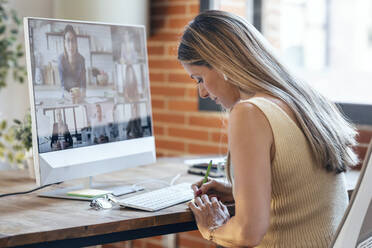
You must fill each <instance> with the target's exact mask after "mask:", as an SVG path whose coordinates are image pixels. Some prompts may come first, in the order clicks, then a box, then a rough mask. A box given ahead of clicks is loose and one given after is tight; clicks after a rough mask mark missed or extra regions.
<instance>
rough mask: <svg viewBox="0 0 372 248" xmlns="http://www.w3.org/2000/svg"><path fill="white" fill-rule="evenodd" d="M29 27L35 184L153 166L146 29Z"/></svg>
mask: <svg viewBox="0 0 372 248" xmlns="http://www.w3.org/2000/svg"><path fill="white" fill-rule="evenodd" d="M24 24H25V40H26V42H25V44H26V58H27V71H28V81H29V88H30V102H31V116H32V128H33V132H32V135H33V152H34V162H35V168H36V169H35V172H36V180H37V182H38V184H39V185H45V184H49V183H53V182H60V181H65V180H69V179H74V178H82V177H88V176H93V175H98V174H102V173H106V172H110V171H116V170H121V169H125V168H129V167H134V166H138V165H143V164H149V163H153V162H155V160H156V156H155V140H154V137H153V126H152V111H151V99H150V85H149V73H148V59H147V52H146V35H145V28H144V26H134V25H116V24H107V23H97V22H82V21H69V20H56V19H45V18H25V20H24Z"/></svg>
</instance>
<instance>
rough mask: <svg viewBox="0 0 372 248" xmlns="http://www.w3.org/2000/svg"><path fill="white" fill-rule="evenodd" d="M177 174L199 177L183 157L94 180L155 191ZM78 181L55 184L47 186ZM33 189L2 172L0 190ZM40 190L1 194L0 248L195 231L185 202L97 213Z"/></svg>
mask: <svg viewBox="0 0 372 248" xmlns="http://www.w3.org/2000/svg"><path fill="white" fill-rule="evenodd" d="M178 173H181V177H180V179H178V181H177V183H179V182H195V181H196V180H198V179H200V178H201V177H199V176H193V175H189V174H187V166H186V165H184V164H182V163H181V162H180V159H178V160H177V159H169V160H164V159H163V160H158V163H157V164H154V165H150V166H142V167H138V168H132V169H128V170H125V171H121V172H116V173H112V174H106V175H101V176H98V177H96V178H95V179H96V181H117V180H122V181H123V182H126V183H141V182H143V183H144V186H145V187H147V188H152V189H155V188H160V187H162V186H164V185H162V184H161V183H159V182H155V181H152V182H151V181H149V180H151V179H160V180H165V181H168V182H170V180H171V179H172V178H173V177H174V176H175V175H177V174H178ZM357 174H358V172H352V173H350V174H348V175H347V187H348V190H351V189H352V188H354V186H355V182H356V180H357ZM146 181H147V182H146ZM77 182H78V181H74V182H70V183H63V184H61V185H54V186H51V187H49V188H46V189H43V190H50V189H52V188H59V187H63V186H69V185H72V184H73V183H75V184H76V183H77ZM35 187H36V185H35V183H34V181H33V180H31V179H28V178H27V177H26V172H25V171H21V172H19V171H5V172H1V173H0V194H1V193H9V192H18V191H24V190H29V189H33V188H35ZM40 191H42V190H40ZM37 193H38V192H33V193H30V194H26V195H15V196H8V197H4V198H0V247H7V246H25V247H32V246H33V247H53V246H54V247H55V246H59V247H77V246H88V245H96V244H103V243H112V242H118V241H123V240H132V239H138V238H144V237H149V236H157V235H162V234H169V233H177V232H183V231H189V230H195V229H196V225H195V221H194V218H193V215H192V213H191V212H190V210H189V209H188V208H187V206H186V204H180V205H177V206H174V207H170V208H167V209H163V210H160V211H158V212H154V213H149V212H144V211H136V210H131V209H122V208H120V207H116V208H113V209H110V210H100V211H96V210H93V209H91V208H90V206H89V202H87V201H76V200H64V199H52V198H41V197H38V196H37ZM131 195H133V194H131ZM124 197H125V196H124Z"/></svg>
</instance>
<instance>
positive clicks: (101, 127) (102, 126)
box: [92, 104, 110, 144]
mask: <svg viewBox="0 0 372 248" xmlns="http://www.w3.org/2000/svg"><path fill="white" fill-rule="evenodd" d="M109 135H110V130H109V127H108V125H107V124H106V123H104V121H103V115H102V107H101V105H100V104H96V114H95V119H94V121H93V122H92V143H94V144H101V143H107V142H109Z"/></svg>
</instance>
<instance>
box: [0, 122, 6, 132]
mask: <svg viewBox="0 0 372 248" xmlns="http://www.w3.org/2000/svg"><path fill="white" fill-rule="evenodd" d="M6 127H7V122H6V120H3V121H2V122H0V130H1V131H2V130H5V128H6Z"/></svg>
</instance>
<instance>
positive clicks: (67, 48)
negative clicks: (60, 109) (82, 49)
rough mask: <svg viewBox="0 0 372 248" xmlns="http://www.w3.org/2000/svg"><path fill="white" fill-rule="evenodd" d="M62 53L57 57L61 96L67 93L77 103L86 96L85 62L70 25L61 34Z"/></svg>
mask: <svg viewBox="0 0 372 248" xmlns="http://www.w3.org/2000/svg"><path fill="white" fill-rule="evenodd" d="M63 47H64V52H63V53H62V54H61V55H60V56H59V57H58V70H59V75H60V78H61V85H62V88H63V95H65V94H66V93H68V94H67V95H70V96H71V97H72V99H76V100H77V102H78V101H79V100H81V98H83V97H85V94H86V76H85V72H86V70H85V60H84V57H83V56H82V55H81V54H80V53H79V50H78V44H77V35H76V32H75V30H74V28H73V27H72V26H71V25H66V27H65V29H64V32H63Z"/></svg>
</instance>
